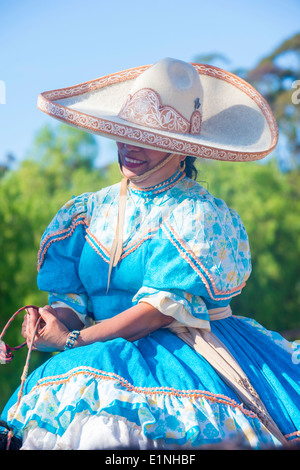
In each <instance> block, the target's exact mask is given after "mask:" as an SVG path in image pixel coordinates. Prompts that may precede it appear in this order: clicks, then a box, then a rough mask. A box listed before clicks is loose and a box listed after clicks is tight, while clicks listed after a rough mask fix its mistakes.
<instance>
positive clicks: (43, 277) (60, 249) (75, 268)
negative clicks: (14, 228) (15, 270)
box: [37, 193, 93, 323]
mask: <svg viewBox="0 0 300 470" xmlns="http://www.w3.org/2000/svg"><path fill="white" fill-rule="evenodd" d="M89 199H90V193H85V194H83V195H81V196H78V197H75V198H73V199H71V200H70V201H69V202H67V203H66V204H65V205H64V206H63V207H62V208H61V209H60V211H59V212H58V213H57V214H56V216H55V217H54V219H53V220H52V221H51V223H50V225H49V226H48V227H47V229H46V231H45V233H44V234H43V237H42V240H41V245H40V250H39V253H38V278H37V282H38V288H39V289H40V290H43V291H46V292H49V304H50V305H52V304H54V303H55V305H59V306H61V305H67V306H69V307H70V308H72V309H73V310H74V311H75V312H77V313H78V316H79V317H80V319H81V320H82V321H83V322H84V323H86V321H85V320H84V318H85V316H88V317H92V316H93V313H92V308H91V304H90V301H89V298H88V296H87V293H86V291H85V288H84V286H83V284H82V282H81V280H80V276H79V263H80V258H81V253H82V250H83V246H84V243H85V235H86V229H87V227H88V225H89Z"/></svg>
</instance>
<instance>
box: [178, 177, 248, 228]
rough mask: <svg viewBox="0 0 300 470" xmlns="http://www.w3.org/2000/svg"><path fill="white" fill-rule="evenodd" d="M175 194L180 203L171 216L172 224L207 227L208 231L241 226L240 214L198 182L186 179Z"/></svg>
mask: <svg viewBox="0 0 300 470" xmlns="http://www.w3.org/2000/svg"><path fill="white" fill-rule="evenodd" d="M176 191H177V194H175V192H174V196H175V197H176V199H177V201H178V203H177V204H176V205H175V207H174V210H173V211H172V214H171V216H170V223H175V224H177V225H178V224H181V225H182V228H184V227H186V228H188V224H187V222H188V223H189V224H191V223H192V224H193V225H196V226H201V225H203V226H205V227H206V229H208V228H209V227H212V226H214V228H215V229H216V230H217V231H218V225H219V226H221V225H224V224H225V225H226V224H233V225H234V226H235V225H236V224H237V223H238V224H240V223H241V222H240V217H239V215H238V213H237V212H236V211H235V210H234V209H232V208H230V207H228V205H227V204H226V202H225V201H223V200H222V199H220V198H218V197H216V196H214V195H213V194H211V193H210V192H209V191H208V190H207V189H206V188H204V187H203V186H202V185H201V184H199V183H198V182H197V181H194V180H191V179H189V178H185V179H184V180H183V181H182V182H181V183H180V184H179V185H177V188H176Z"/></svg>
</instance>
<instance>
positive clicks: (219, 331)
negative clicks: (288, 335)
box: [1, 316, 300, 450]
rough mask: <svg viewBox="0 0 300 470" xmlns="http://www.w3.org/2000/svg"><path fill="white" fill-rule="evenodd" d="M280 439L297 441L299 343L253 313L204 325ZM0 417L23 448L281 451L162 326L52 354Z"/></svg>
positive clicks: (209, 370) (197, 356) (210, 371)
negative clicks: (238, 370)
mask: <svg viewBox="0 0 300 470" xmlns="http://www.w3.org/2000/svg"><path fill="white" fill-rule="evenodd" d="M211 329H212V332H213V333H214V334H215V335H216V336H217V337H218V338H219V339H220V340H221V341H222V342H223V344H224V345H225V346H226V347H227V348H228V349H229V351H230V352H231V353H232V355H233V356H234V357H235V358H236V360H237V362H238V363H239V364H240V365H241V367H242V369H243V370H244V372H245V373H246V375H247V376H248V378H249V380H250V382H251V383H252V385H253V386H254V387H255V389H256V391H257V392H258V394H259V396H260V398H261V400H262V401H263V403H264V405H265V407H266V409H267V411H268V412H269V414H270V415H271V417H272V418H273V420H274V421H275V423H276V424H277V426H278V427H279V429H280V431H281V432H282V434H283V435H284V436H285V437H286V439H287V440H288V441H293V442H294V441H295V440H300V366H299V363H300V345H299V344H297V343H290V342H288V341H287V340H285V339H284V338H283V337H282V336H280V335H279V334H278V333H275V332H271V331H269V330H266V329H265V328H264V327H262V326H261V325H260V324H258V323H257V322H256V321H254V320H252V319H248V318H245V317H238V316H231V317H228V318H225V319H223V320H218V321H214V322H212V323H211ZM17 392H18V390H17V391H16V392H15V393H14V394H13V395H12V397H11V398H10V400H9V401H8V403H7V404H6V406H5V409H4V410H3V413H2V416H1V417H2V419H3V420H5V421H7V422H8V423H9V425H10V426H11V427H12V428H13V430H14V433H15V436H17V437H18V438H19V439H21V440H22V449H34V450H55V449H58V450H59V449H62V450H63V449H72V450H100V449H102V450H112V449H141V450H147V449H159V450H163V449H185V450H186V449H188V450H189V449H191V450H193V449H201V448H205V447H207V446H212V445H215V446H221V445H224V444H227V445H228V444H229V445H233V446H235V447H240V448H249V449H266V448H267V449H269V448H274V447H275V448H277V447H280V446H281V444H280V443H279V442H278V440H277V439H276V437H275V436H273V435H272V434H271V433H270V431H268V429H266V427H265V426H264V425H263V423H262V422H261V421H260V420H259V418H258V416H257V415H256V414H255V413H254V412H253V411H251V410H250V409H247V407H246V406H245V405H243V404H242V403H241V401H240V399H239V398H238V396H237V395H236V394H235V392H234V391H233V390H232V389H231V388H230V387H229V386H228V385H227V384H226V383H225V382H224V381H223V380H222V379H221V377H220V376H219V375H218V374H217V373H216V371H215V370H214V369H213V368H212V366H211V365H210V364H209V363H208V362H207V361H206V360H205V359H204V358H203V357H202V356H201V355H200V354H199V353H197V352H196V351H195V350H193V349H192V348H191V347H190V346H189V345H187V344H186V343H185V342H183V341H182V340H181V339H180V338H179V337H177V336H176V334H174V333H172V332H170V331H169V330H168V329H161V330H157V331H155V332H154V333H152V334H150V335H148V336H146V337H144V338H142V339H140V340H138V341H136V342H133V343H132V342H129V341H126V340H124V339H122V338H118V339H114V340H110V341H106V342H103V343H100V342H97V343H94V344H91V345H88V346H84V347H80V348H75V349H70V350H66V351H63V352H61V353H58V354H55V355H53V356H52V357H51V358H50V359H49V360H47V362H45V363H44V364H43V365H42V366H40V367H39V368H37V369H36V370H35V371H34V372H32V373H31V375H30V376H29V377H28V379H27V380H26V383H25V388H24V394H23V398H22V400H21V403H20V406H19V408H18V409H17V410H16V409H15V404H16V402H17Z"/></svg>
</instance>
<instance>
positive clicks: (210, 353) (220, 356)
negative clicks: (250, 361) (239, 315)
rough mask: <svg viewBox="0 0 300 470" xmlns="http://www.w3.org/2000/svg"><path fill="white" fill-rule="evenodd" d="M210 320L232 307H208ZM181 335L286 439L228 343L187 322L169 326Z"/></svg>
mask: <svg viewBox="0 0 300 470" xmlns="http://www.w3.org/2000/svg"><path fill="white" fill-rule="evenodd" d="M209 314H210V320H211V321H215V320H220V319H222V318H226V317H228V316H230V315H231V309H230V307H227V308H224V309H214V310H209ZM168 328H169V329H170V330H171V331H172V332H173V333H175V334H176V335H177V336H178V337H179V338H181V339H182V340H183V341H185V342H186V343H187V344H188V345H189V346H191V347H192V348H193V349H195V351H197V352H198V353H199V354H201V356H203V357H204V359H206V360H207V362H209V364H210V365H211V366H212V367H213V368H214V369H215V370H216V372H217V373H218V374H219V375H220V376H221V377H222V379H223V380H224V381H225V382H226V383H227V384H228V385H229V386H230V387H231V388H232V389H233V390H234V391H235V392H236V394H237V395H238V396H239V398H240V399H241V401H242V402H243V403H245V405H246V406H247V407H248V408H249V409H250V410H251V411H253V412H254V413H255V414H256V415H257V417H258V418H259V419H260V421H261V422H262V423H263V424H264V425H265V427H266V428H267V429H268V430H269V431H270V432H271V433H272V434H273V435H274V436H275V437H276V438H277V439H278V440H279V441H280V442H281V443H282V444H286V443H287V440H286V439H285V437H284V436H283V434H282V433H281V432H280V430H279V429H278V426H277V424H276V423H275V422H274V421H273V419H272V418H271V416H270V415H269V413H268V411H267V410H266V408H265V406H264V404H263V403H262V401H261V399H260V397H259V396H258V394H257V392H256V390H255V389H254V387H253V386H252V385H251V383H250V381H249V379H248V377H247V376H246V374H245V373H244V371H243V370H242V369H241V367H240V366H239V364H238V363H237V361H236V360H235V358H234V357H233V356H232V354H231V353H230V351H229V350H228V349H227V348H226V346H225V345H224V344H223V343H222V342H221V341H220V340H219V339H218V337H217V336H216V335H215V334H214V333H212V332H211V331H205V330H201V329H199V328H190V327H185V326H175V327H172V324H171V325H170V326H169V327H168Z"/></svg>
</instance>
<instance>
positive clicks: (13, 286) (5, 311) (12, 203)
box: [0, 125, 117, 408]
mask: <svg viewBox="0 0 300 470" xmlns="http://www.w3.org/2000/svg"><path fill="white" fill-rule="evenodd" d="M29 155H30V158H29V157H28V158H27V159H25V160H24V161H22V163H21V164H20V166H19V168H17V169H15V170H12V169H11V170H10V169H9V168H8V167H7V166H6V167H3V168H2V172H1V174H0V201H1V205H0V230H1V236H0V252H1V257H0V331H1V330H2V328H3V327H4V325H5V323H6V322H7V320H8V319H9V318H10V317H11V315H12V314H13V313H14V312H15V311H16V310H18V309H19V308H20V307H22V306H23V305H28V304H34V305H39V306H40V305H45V304H46V303H47V302H48V298H47V294H45V293H44V292H40V291H39V290H38V289H37V286H36V275H37V252H38V249H39V244H40V239H41V236H42V234H43V232H44V230H45V228H46V227H47V225H48V224H49V222H50V221H51V219H52V217H53V216H54V215H55V214H56V212H57V211H58V210H59V208H60V207H61V206H62V205H63V204H64V203H65V202H66V201H67V200H69V199H70V198H71V197H72V196H73V195H78V194H81V193H83V192H89V191H96V190H98V189H101V187H103V186H104V185H108V184H111V183H113V182H115V181H117V175H116V172H115V171H114V168H107V169H105V168H104V169H101V170H100V169H97V168H96V167H95V161H96V157H97V155H98V147H97V143H96V140H95V138H94V137H93V136H92V135H90V134H87V133H85V132H83V131H79V130H77V129H73V128H71V127H69V126H66V125H60V126H53V127H48V126H47V127H44V128H42V129H41V130H40V132H38V134H37V136H36V138H35V140H34V142H33V145H32V148H31V149H30V152H29ZM22 321H23V314H22V313H21V314H20V315H19V318H17V319H16V320H15V321H14V322H13V324H12V325H11V326H10V328H9V329H8V331H7V333H6V335H5V338H4V339H5V341H6V342H8V344H10V345H11V346H13V345H16V344H20V343H22V342H23V338H22V336H21V324H22ZM26 349H27V348H23V349H22V350H20V351H18V352H16V353H15V358H14V360H13V361H12V362H11V363H10V364H8V365H6V366H3V365H0V368H1V369H0V370H1V377H0V402H1V403H3V402H4V401H5V399H6V398H7V397H8V395H9V393H11V391H12V389H13V388H14V387H15V386H17V385H18V384H19V381H20V377H21V373H22V367H23V365H24V362H25V356H26V352H27V351H26ZM41 360H45V355H44V354H39V353H37V352H35V353H33V355H32V360H31V367H34V366H35V365H36V364H37V363H39V361H41ZM1 403H0V405H1ZM0 408H1V406H0Z"/></svg>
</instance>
